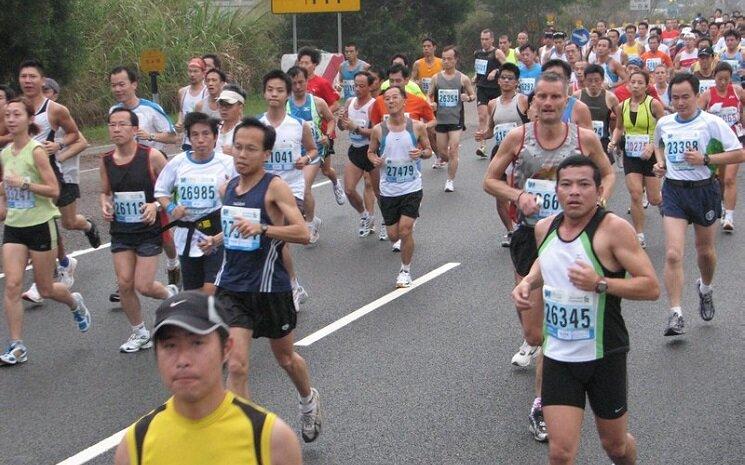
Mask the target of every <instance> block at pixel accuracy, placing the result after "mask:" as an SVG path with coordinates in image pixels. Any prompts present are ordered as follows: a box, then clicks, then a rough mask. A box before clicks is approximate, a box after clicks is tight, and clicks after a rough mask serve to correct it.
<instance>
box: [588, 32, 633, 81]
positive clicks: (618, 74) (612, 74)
mask: <svg viewBox="0 0 745 465" xmlns="http://www.w3.org/2000/svg"><path fill="white" fill-rule="evenodd" d="M610 46H611V41H610V39H608V38H607V37H601V38H600V39H598V43H597V45H596V46H595V54H596V56H597V59H596V60H595V61H593V60H589V62H590V63H592V64H598V65H600V66H602V67H603V71H604V74H605V87H606V89H610V90H613V89H615V88H616V87H618V86H622V85H624V84H625V83H626V81H628V80H629V77H628V75H627V74H626V69H625V68H624V67H623V65H622V64H621V63H620V62H619V61H617V60H615V59H614V58H613V57H612V56H611V55H610Z"/></svg>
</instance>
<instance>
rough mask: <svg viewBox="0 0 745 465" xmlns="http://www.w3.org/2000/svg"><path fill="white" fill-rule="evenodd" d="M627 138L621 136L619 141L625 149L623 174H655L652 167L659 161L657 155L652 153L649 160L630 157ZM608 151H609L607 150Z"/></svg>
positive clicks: (650, 175) (647, 175) (648, 175)
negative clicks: (627, 151)
mask: <svg viewBox="0 0 745 465" xmlns="http://www.w3.org/2000/svg"><path fill="white" fill-rule="evenodd" d="M625 140H626V138H625V137H624V138H621V140H620V141H619V146H620V147H621V148H622V150H623V174H624V176H625V175H627V174H630V173H636V174H641V175H642V176H646V177H649V178H651V177H652V176H654V175H655V174H654V171H652V168H653V167H654V165H655V163H657V157H655V156H654V154H652V156H651V157H649V160H644V159H643V158H638V157H629V156H627V155H626V142H625ZM606 153H607V151H606Z"/></svg>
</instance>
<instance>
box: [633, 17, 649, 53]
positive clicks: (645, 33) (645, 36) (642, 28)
mask: <svg viewBox="0 0 745 465" xmlns="http://www.w3.org/2000/svg"><path fill="white" fill-rule="evenodd" d="M649 36H650V35H649V23H647V22H646V21H641V22H639V29H638V34H637V36H636V41H637V42H638V43H640V44H641V45H642V47H643V48H644V49H643V50H642V52H646V51H647V45H648V44H649Z"/></svg>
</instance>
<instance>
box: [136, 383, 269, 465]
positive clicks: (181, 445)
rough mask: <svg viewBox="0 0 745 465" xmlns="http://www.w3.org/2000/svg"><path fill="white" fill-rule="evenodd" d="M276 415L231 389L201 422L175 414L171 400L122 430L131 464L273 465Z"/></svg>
mask: <svg viewBox="0 0 745 465" xmlns="http://www.w3.org/2000/svg"><path fill="white" fill-rule="evenodd" d="M276 418H277V417H276V415H275V414H273V413H270V412H268V411H266V410H264V409H262V408H261V407H258V406H257V405H254V404H253V403H251V402H249V401H247V400H245V399H242V398H239V397H236V396H235V395H234V394H233V393H232V392H227V393H226V394H225V399H223V401H222V402H221V403H220V405H219V406H218V407H217V409H215V411H214V412H212V413H211V414H209V415H208V416H206V417H205V418H202V419H200V420H191V419H188V418H185V417H183V416H181V415H179V414H178V413H177V412H176V410H175V409H174V407H173V398H170V399H168V401H167V402H166V403H165V404H163V405H161V406H160V407H158V408H157V409H155V410H153V411H152V412H150V413H149V414H147V415H145V416H144V417H142V418H141V419H140V420H138V421H137V422H136V423H135V424H133V425H132V426H130V427H129V428H128V429H127V432H126V433H125V437H126V438H127V446H128V450H129V463H130V464H132V465H151V464H153V465H154V464H157V465H204V464H210V465H233V464H236V463H240V464H243V465H259V464H260V463H264V464H268V463H271V462H272V460H271V434H272V426H273V425H274V421H275V419H276Z"/></svg>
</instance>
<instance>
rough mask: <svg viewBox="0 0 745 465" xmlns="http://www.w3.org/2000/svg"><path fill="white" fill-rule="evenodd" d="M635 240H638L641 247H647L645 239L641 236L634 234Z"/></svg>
mask: <svg viewBox="0 0 745 465" xmlns="http://www.w3.org/2000/svg"><path fill="white" fill-rule="evenodd" d="M636 240H637V241H638V242H639V245H640V246H641V248H642V249H646V248H647V240H646V239H645V238H643V237H641V236H636Z"/></svg>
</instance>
